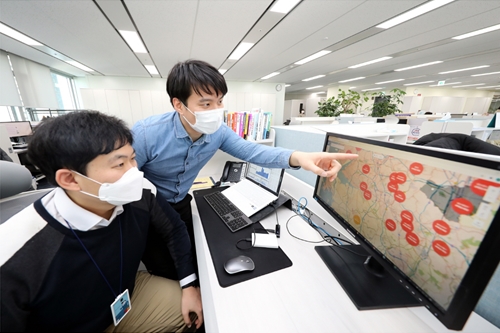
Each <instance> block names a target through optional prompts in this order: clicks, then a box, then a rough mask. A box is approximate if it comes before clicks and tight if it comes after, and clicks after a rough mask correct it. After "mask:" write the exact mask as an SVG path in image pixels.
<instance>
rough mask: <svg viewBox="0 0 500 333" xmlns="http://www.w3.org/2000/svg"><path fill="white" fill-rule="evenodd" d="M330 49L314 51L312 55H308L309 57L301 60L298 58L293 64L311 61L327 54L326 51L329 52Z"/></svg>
mask: <svg viewBox="0 0 500 333" xmlns="http://www.w3.org/2000/svg"><path fill="white" fill-rule="evenodd" d="M331 52H332V51H325V50H323V51H319V52H316V53H314V54H313V55H310V56H309V57H307V58H304V59H302V60H299V61H297V62H296V63H295V65H303V64H305V63H306V62H309V61H313V60H314V59H318V58H320V57H322V56H324V55H327V54H328V53H331Z"/></svg>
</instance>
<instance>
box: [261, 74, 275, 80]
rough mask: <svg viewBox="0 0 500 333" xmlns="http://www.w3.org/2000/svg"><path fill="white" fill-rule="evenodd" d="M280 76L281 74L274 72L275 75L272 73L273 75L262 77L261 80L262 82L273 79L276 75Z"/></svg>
mask: <svg viewBox="0 0 500 333" xmlns="http://www.w3.org/2000/svg"><path fill="white" fill-rule="evenodd" d="M279 74H280V72H273V73H271V74H269V75H266V76H264V77H261V78H260V79H261V80H267V79H270V78H272V77H273V76H276V75H279Z"/></svg>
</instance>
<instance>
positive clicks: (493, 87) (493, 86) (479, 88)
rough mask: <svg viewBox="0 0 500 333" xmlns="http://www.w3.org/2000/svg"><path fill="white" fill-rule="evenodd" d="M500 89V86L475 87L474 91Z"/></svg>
mask: <svg viewBox="0 0 500 333" xmlns="http://www.w3.org/2000/svg"><path fill="white" fill-rule="evenodd" d="M490 88H500V86H488V87H477V88H476V89H490Z"/></svg>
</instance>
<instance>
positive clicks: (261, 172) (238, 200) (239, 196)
mask: <svg viewBox="0 0 500 333" xmlns="http://www.w3.org/2000/svg"><path fill="white" fill-rule="evenodd" d="M284 173H285V169H274V168H273V169H271V168H263V167H260V166H258V165H255V164H252V163H248V166H247V168H246V173H245V178H244V179H242V180H241V181H239V182H238V183H236V184H234V185H232V186H231V187H229V188H227V189H226V190H224V191H222V192H221V193H222V194H224V196H225V197H226V198H228V199H229V201H231V202H232V203H233V204H234V205H235V206H236V207H238V208H239V209H240V210H241V211H242V212H243V213H244V214H245V215H246V216H248V217H250V216H252V215H254V214H255V213H257V212H259V211H261V210H262V209H263V208H265V207H267V206H268V205H269V204H271V203H272V202H273V201H275V200H277V199H278V197H279V194H280V190H281V183H282V182H283V175H284Z"/></svg>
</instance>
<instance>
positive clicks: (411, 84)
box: [403, 81, 435, 86]
mask: <svg viewBox="0 0 500 333" xmlns="http://www.w3.org/2000/svg"><path fill="white" fill-rule="evenodd" d="M432 82H435V81H423V82H415V83H407V84H403V86H416V85H418V84H425V83H432Z"/></svg>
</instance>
